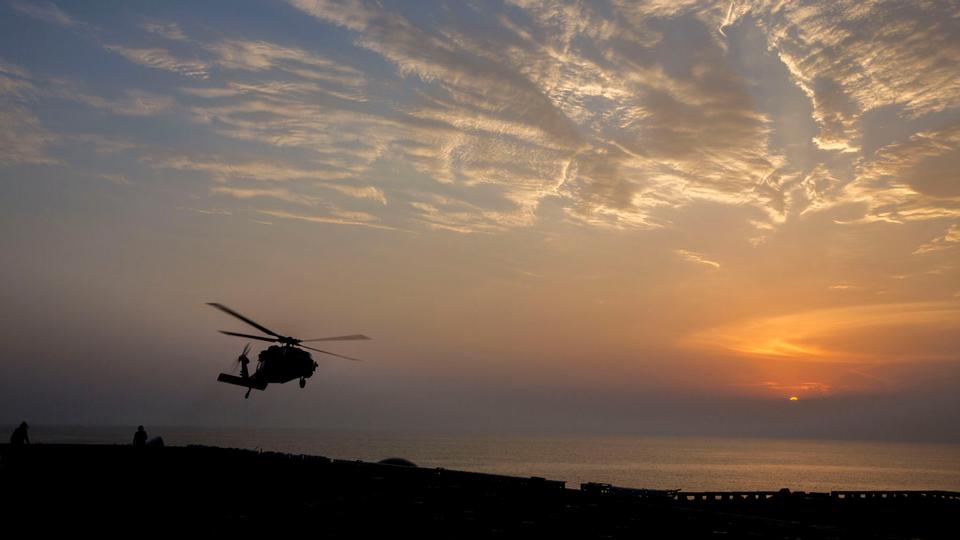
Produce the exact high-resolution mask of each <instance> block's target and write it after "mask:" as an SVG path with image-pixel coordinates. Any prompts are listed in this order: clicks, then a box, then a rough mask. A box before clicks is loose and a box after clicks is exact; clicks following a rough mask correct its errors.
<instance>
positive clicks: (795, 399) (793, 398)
mask: <svg viewBox="0 0 960 540" xmlns="http://www.w3.org/2000/svg"><path fill="white" fill-rule="evenodd" d="M790 401H800V398H798V397H797V396H790Z"/></svg>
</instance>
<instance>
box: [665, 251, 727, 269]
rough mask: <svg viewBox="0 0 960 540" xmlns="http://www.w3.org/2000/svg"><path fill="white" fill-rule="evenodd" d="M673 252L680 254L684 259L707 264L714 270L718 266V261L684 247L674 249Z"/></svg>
mask: <svg viewBox="0 0 960 540" xmlns="http://www.w3.org/2000/svg"><path fill="white" fill-rule="evenodd" d="M674 253H676V254H677V255H678V256H680V258H681V259H683V260H685V261H690V262H693V263H697V264H702V265H704V266H708V267H710V268H713V269H715V270H716V269H718V268H720V263H718V262H716V261H711V260H710V259H708V258H706V257H705V256H704V255H703V254H702V253H697V252H696V251H688V250H686V249H677V250H674Z"/></svg>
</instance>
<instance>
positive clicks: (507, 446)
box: [35, 427, 960, 492]
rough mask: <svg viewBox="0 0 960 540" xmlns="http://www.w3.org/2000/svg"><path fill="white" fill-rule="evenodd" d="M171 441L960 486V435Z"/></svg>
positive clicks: (695, 483)
mask: <svg viewBox="0 0 960 540" xmlns="http://www.w3.org/2000/svg"><path fill="white" fill-rule="evenodd" d="M36 432H37V434H36V436H35V441H36V442H38V443H44V442H46V443H55V442H85V443H115V444H129V442H130V438H131V437H132V429H130V428H103V427H101V428H95V427H94V428H84V427H43V428H38V429H37V430H36ZM150 434H151V436H153V435H161V436H162V437H163V438H164V441H165V442H166V443H167V444H176V445H185V444H203V445H214V446H224V447H236V448H249V449H260V450H265V451H267V450H269V451H279V452H288V453H297V454H309V455H322V456H325V457H330V458H334V459H346V460H355V459H360V460H364V461H379V460H381V459H384V458H387V457H403V458H406V459H409V460H411V461H413V462H414V463H416V464H417V465H419V466H421V467H443V468H447V469H455V470H466V471H476V472H486V473H494V474H506V475H512V476H541V477H544V478H549V479H552V480H565V481H566V482H567V487H573V488H575V487H578V486H579V485H580V484H581V483H583V482H607V483H610V484H613V485H618V486H624V487H638V488H654V489H684V490H686V491H698V490H726V491H736V490H777V489H780V488H783V487H787V488H790V489H791V490H800V491H819V492H826V491H831V490H909V489H914V490H930V489H942V490H953V491H960V445H957V444H929V443H887V442H866V441H827V440H790V439H769V438H766V439H765V438H739V439H737V438H698V437H585V436H584V437H515V436H513V437H490V436H487V437H476V436H466V435H460V436H449V435H447V436H441V435H398V434H388V433H363V432H355V431H353V432H350V431H320V430H303V429H290V430H266V429H201V428H174V427H161V428H155V429H152V430H150Z"/></svg>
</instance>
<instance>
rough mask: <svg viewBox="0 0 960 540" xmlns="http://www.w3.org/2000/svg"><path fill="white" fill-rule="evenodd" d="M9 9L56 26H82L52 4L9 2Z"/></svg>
mask: <svg viewBox="0 0 960 540" xmlns="http://www.w3.org/2000/svg"><path fill="white" fill-rule="evenodd" d="M10 7H12V8H13V9H14V10H16V11H18V12H20V13H22V14H23V15H26V16H28V17H32V18H34V19H37V20H38V21H43V22H46V23H50V24H55V25H57V26H63V27H71V26H77V25H80V24H82V23H81V22H79V21H77V20H76V19H74V18H73V17H71V16H70V15H67V14H66V13H64V12H63V10H62V9H60V8H59V7H57V5H56V4H54V3H52V2H42V1H32V2H11V3H10Z"/></svg>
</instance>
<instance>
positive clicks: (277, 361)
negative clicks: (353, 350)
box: [207, 302, 370, 398]
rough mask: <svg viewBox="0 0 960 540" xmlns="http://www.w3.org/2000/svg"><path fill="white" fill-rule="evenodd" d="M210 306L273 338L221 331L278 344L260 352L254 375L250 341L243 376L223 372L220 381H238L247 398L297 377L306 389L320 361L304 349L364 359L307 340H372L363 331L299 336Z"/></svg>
mask: <svg viewBox="0 0 960 540" xmlns="http://www.w3.org/2000/svg"><path fill="white" fill-rule="evenodd" d="M207 305H208V306H213V307H215V308H217V309H219V310H220V311H222V312H224V313H226V314H228V315H232V316H234V317H236V318H238V319H240V320H241V321H243V322H245V323H247V324H249V325H250V326H252V327H254V328H256V329H257V330H260V331H261V332H263V333H264V334H269V336H272V337H266V336H254V335H251V334H241V333H239V332H229V331H227V330H220V333H221V334H226V335H228V336H237V337H243V338H248V339H255V340H258V341H268V342H271V343H276V344H277V345H271V346H269V347H267V348H266V349H264V350H262V351H260V354H259V355H258V356H257V367H256V369H255V370H254V372H253V374H252V375H251V374H250V370H249V368H248V367H247V366H248V365H249V364H250V359H249V358H248V357H247V353H248V352H250V344H249V343H248V344H247V345H246V346H245V347H244V348H243V352H242V353H240V356H239V357H238V358H237V363H238V364H240V376H239V377H238V376H236V375H230V374H229V373H221V374H220V375H219V376H218V377H217V380H218V381H220V382H223V383H228V384H235V385H237V386H243V387H245V388H246V389H247V393H246V395H244V396H243V397H244V398H249V397H250V391H251V390H253V389H257V390H265V389H266V388H267V385H268V384H270V383H276V384H283V383H286V382H290V381H292V380H294V379H300V388H303V387H304V386H306V384H307V379H309V378H310V377H311V376H312V375H313V372H314V371H316V369H317V366H318V364H317V363H316V362H315V361H314V360H313V357H311V356H310V353H308V352H307V351H305V350H304V349H310V350H311V351H316V352H319V353H323V354H329V355H330V356H336V357H337V358H344V359H346V360H354V361H360V359H359V358H351V357H349V356H344V355H342V354H337V353H333V352H330V351H324V350H321V349H315V348H313V347H308V346H307V345H301V344H302V343H304V342H307V341H356V340H366V339H370V338H369V337H367V336H365V335H363V334H353V335H349V336H334V337H325V338H314V339H297V338H294V337H290V336H284V335H281V334H278V333H276V332H274V331H273V330H270V329H269V328H267V327H265V326H263V325H261V324H259V323H257V322H254V321H253V320H251V319H248V318H247V317H244V316H243V315H241V314H239V313H237V312H236V311H234V310H232V309H230V308H228V307H227V306H225V305H223V304H218V303H216V302H208V303H207Z"/></svg>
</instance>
